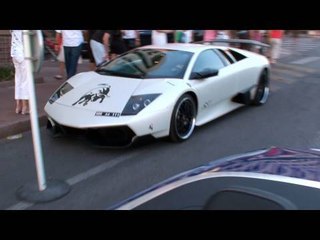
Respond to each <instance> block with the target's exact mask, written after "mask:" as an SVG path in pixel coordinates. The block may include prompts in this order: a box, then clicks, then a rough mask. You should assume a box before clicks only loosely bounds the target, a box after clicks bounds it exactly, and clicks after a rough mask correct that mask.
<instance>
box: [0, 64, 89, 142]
mask: <svg viewBox="0 0 320 240" xmlns="http://www.w3.org/2000/svg"><path fill="white" fill-rule="evenodd" d="M84 71H89V62H88V61H87V60H83V63H82V64H79V65H78V72H84ZM58 73H59V63H58V62H52V61H51V60H45V61H44V62H43V64H42V68H41V70H40V72H39V73H37V74H35V76H34V80H35V88H36V98H37V109H38V117H39V125H40V126H44V125H45V124H46V122H47V118H46V114H45V112H44V106H45V105H46V102H47V100H48V99H49V97H50V96H51V94H52V93H53V92H54V91H55V90H56V89H57V88H58V87H59V86H60V85H61V84H62V83H63V82H64V80H57V79H55V78H54V76H55V75H56V74H58ZM0 112H1V114H0V139H2V138H6V137H8V136H11V135H15V134H19V133H22V132H25V131H29V130H31V122H30V115H21V114H16V113H15V100H14V81H13V80H12V81H6V82H0Z"/></svg>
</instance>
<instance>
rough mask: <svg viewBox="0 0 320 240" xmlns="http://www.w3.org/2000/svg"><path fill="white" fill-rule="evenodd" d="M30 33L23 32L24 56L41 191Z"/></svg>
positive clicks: (43, 179) (42, 179) (43, 180)
mask: <svg viewBox="0 0 320 240" xmlns="http://www.w3.org/2000/svg"><path fill="white" fill-rule="evenodd" d="M31 34H32V33H31V31H30V30H23V45H24V56H25V60H26V64H27V79H28V80H29V106H30V118H31V130H32V138H33V150H34V155H35V162H36V168H37V178H38V187H39V190H40V191H43V190H45V189H46V187H47V183H46V176H45V171H44V165H43V157H42V156H43V155H42V145H41V140H40V131H39V121H38V112H37V102H36V93H35V86H34V77H33V67H32V61H33V58H32V50H31V40H30V37H31Z"/></svg>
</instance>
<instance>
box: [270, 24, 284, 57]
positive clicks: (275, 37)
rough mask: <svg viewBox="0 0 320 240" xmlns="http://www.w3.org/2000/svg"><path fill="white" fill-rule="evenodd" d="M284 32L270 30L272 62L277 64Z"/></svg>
mask: <svg viewBox="0 0 320 240" xmlns="http://www.w3.org/2000/svg"><path fill="white" fill-rule="evenodd" d="M282 37H283V30H270V42H271V55H270V62H271V63H276V62H277V60H278V58H279V56H280V49H281V43H282Z"/></svg>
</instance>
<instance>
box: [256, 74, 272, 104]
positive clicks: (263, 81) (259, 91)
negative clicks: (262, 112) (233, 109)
mask: <svg viewBox="0 0 320 240" xmlns="http://www.w3.org/2000/svg"><path fill="white" fill-rule="evenodd" d="M269 92H270V89H269V74H268V72H267V71H263V72H262V73H261V75H260V79H259V82H258V86H257V88H256V92H255V94H254V98H253V100H252V104H253V105H256V106H259V105H262V104H265V103H266V102H267V100H268V97H269Z"/></svg>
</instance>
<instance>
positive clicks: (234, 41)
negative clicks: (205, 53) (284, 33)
mask: <svg viewBox="0 0 320 240" xmlns="http://www.w3.org/2000/svg"><path fill="white" fill-rule="evenodd" d="M193 43H197V44H205V45H215V44H217V43H231V45H235V46H241V45H247V46H251V47H252V46H259V47H264V48H269V47H270V45H269V44H266V43H262V42H259V41H256V40H250V39H214V40H211V41H199V42H193Z"/></svg>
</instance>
